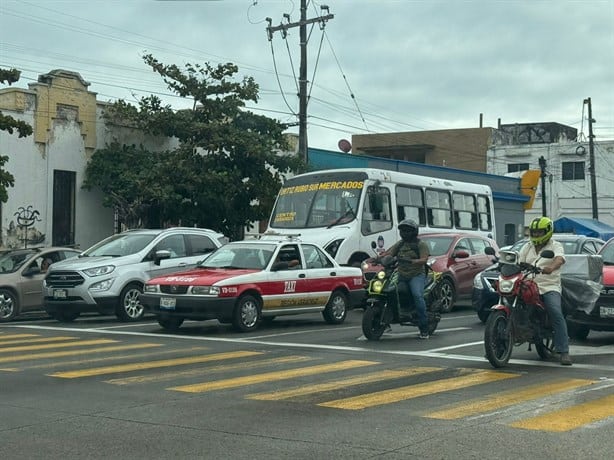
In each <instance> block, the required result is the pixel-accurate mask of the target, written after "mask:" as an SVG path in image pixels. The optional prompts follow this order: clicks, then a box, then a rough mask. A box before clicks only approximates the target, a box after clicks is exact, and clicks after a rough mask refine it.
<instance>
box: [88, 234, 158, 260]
mask: <svg viewBox="0 0 614 460" xmlns="http://www.w3.org/2000/svg"><path fill="white" fill-rule="evenodd" d="M155 237H156V235H152V234H146V235H144V234H142V233H120V234H117V235H113V236H110V237H109V238H107V239H105V240H102V241H101V242H100V243H98V244H96V245H94V246H92V247H91V248H89V249H88V250H87V251H85V252H84V253H83V254H82V257H97V256H107V257H121V256H128V255H130V254H135V253H137V252H139V251H141V250H143V249H144V248H145V247H146V246H147V245H148V244H149V243H150V242H151V241H152V240H153V239H154V238H155Z"/></svg>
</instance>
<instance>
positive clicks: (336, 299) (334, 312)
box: [322, 291, 348, 324]
mask: <svg viewBox="0 0 614 460" xmlns="http://www.w3.org/2000/svg"><path fill="white" fill-rule="evenodd" d="M347 313H348V298H347V296H346V295H345V294H344V293H343V292H341V291H335V292H333V293H332V295H331V296H330V299H329V300H328V303H327V304H326V308H325V309H324V311H323V312H322V316H324V319H325V320H326V322H327V323H328V324H341V323H342V322H344V321H345V317H346V316H347Z"/></svg>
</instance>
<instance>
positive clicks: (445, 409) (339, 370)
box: [0, 333, 614, 432]
mask: <svg viewBox="0 0 614 460" xmlns="http://www.w3.org/2000/svg"><path fill="white" fill-rule="evenodd" d="M389 366H390V365H389V364H386V363H385V362H382V361H378V360H377V359H349V358H347V357H346V359H339V360H332V359H330V360H327V359H326V358H323V357H314V356H305V355H300V354H290V353H288V352H287V351H283V352H280V351H254V350H232V351H225V352H212V351H211V350H209V349H208V348H207V347H204V346H189V347H183V348H177V347H174V348H170V347H168V346H166V345H165V344H164V343H157V342H155V340H153V341H149V342H142V343H125V342H123V341H122V339H116V338H113V339H110V338H88V339H84V338H82V337H77V336H64V335H62V336H49V337H47V336H43V335H39V334H34V333H23V334H17V333H15V334H9V333H0V378H1V376H2V373H4V372H12V373H16V372H24V373H25V372H40V373H42V374H44V375H46V376H48V377H49V378H50V379H58V380H59V379H61V380H64V381H66V382H67V383H69V382H71V381H75V380H79V379H88V378H89V379H96V380H97V381H99V382H101V383H102V384H108V385H116V386H118V387H121V386H129V385H154V386H155V385H157V386H158V387H159V388H160V389H161V390H162V391H168V392H176V393H188V394H195V393H199V394H200V393H210V394H216V393H217V392H225V391H226V392H228V391H235V392H240V394H241V397H243V398H244V399H246V400H251V401H272V402H275V401H277V402H280V401H283V402H289V403H295V404H311V405H314V406H318V407H321V408H325V409H327V410H338V411H346V412H348V413H351V411H357V410H377V408H378V407H382V406H387V405H391V404H395V405H397V406H395V407H400V408H402V410H408V411H411V412H412V413H413V414H415V415H418V416H421V417H424V418H429V419H437V420H440V421H442V423H443V422H445V421H450V420H471V419H474V418H476V417H492V418H493V420H496V423H500V424H504V425H507V426H509V427H512V428H515V429H521V430H534V431H546V432H564V431H571V430H576V429H580V428H582V427H587V426H588V427H590V426H593V425H594V424H598V423H607V424H612V425H614V382H612V381H611V380H605V381H604V380H603V379H601V380H600V379H595V380H592V379H582V378H560V375H559V376H553V377H552V379H551V380H548V381H544V382H540V383H539V384H535V383H534V382H532V381H530V379H529V377H528V375H527V373H521V372H514V371H511V370H504V371H501V370H490V369H486V370H485V369H478V368H475V369H474V368H446V367H433V366H419V365H417V366H408V367H407V368H402V369H390V368H389ZM314 376H317V377H318V380H317V382H315V383H314V379H313V377H314ZM506 382H508V383H507V384H506ZM502 388H503V389H502ZM509 388H512V389H509ZM467 394H469V395H471V397H469V398H468V397H467V396H466V395H467ZM418 402H420V403H418Z"/></svg>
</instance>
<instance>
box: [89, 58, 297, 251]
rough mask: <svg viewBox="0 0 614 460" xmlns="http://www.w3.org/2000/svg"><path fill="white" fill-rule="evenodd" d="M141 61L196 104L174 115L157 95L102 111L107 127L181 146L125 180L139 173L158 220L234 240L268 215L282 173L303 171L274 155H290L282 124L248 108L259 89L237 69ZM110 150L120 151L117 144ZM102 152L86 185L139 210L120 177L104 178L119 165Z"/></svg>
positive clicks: (292, 158) (155, 157) (294, 160)
mask: <svg viewBox="0 0 614 460" xmlns="http://www.w3.org/2000/svg"><path fill="white" fill-rule="evenodd" d="M144 60H145V62H146V63H147V64H148V65H149V66H150V67H152V69H153V70H154V71H155V72H157V73H158V74H159V75H160V76H161V77H162V78H163V79H164V81H165V83H166V84H167V86H168V88H169V89H170V90H172V91H174V92H175V93H177V94H178V95H179V96H182V97H191V98H193V99H194V109H193V110H180V111H175V110H173V109H172V108H171V107H170V106H168V105H163V104H162V102H161V100H160V99H159V98H158V97H157V96H154V95H151V96H148V97H144V98H142V99H141V100H140V101H139V104H138V107H136V106H133V105H131V104H129V103H126V102H125V101H123V100H122V101H118V102H117V103H115V104H113V105H112V107H111V108H110V109H109V110H108V111H107V113H106V117H107V120H108V121H110V122H114V123H122V124H128V125H129V126H133V127H135V128H138V129H142V130H143V131H145V132H146V133H149V134H151V135H157V136H160V135H162V136H167V137H175V138H177V139H178V140H179V144H180V145H179V147H178V148H177V149H176V150H175V151H173V152H166V153H165V154H163V155H154V154H151V156H152V158H153V161H154V162H155V164H151V163H149V162H146V163H143V164H145V165H146V166H142V165H141V163H133V164H132V165H127V166H128V167H129V168H134V164H139V169H143V168H144V167H147V168H152V169H153V170H154V171H150V172H149V173H147V174H146V175H145V177H142V176H141V175H140V173H134V172H131V173H130V175H133V174H137V176H138V177H139V181H140V182H139V183H141V184H144V187H145V188H147V187H151V188H152V189H153V190H152V191H147V193H145V192H144V191H142V193H143V194H148V196H147V200H149V201H148V203H149V205H150V206H151V205H153V204H154V203H155V205H156V206H157V209H158V210H159V213H160V217H161V221H162V222H171V223H175V224H177V223H179V222H181V223H182V224H183V225H198V226H202V227H209V228H214V229H216V230H219V231H222V232H224V233H225V234H227V235H228V236H230V237H231V238H233V239H238V238H241V237H242V236H243V228H244V227H245V226H246V225H247V224H248V223H249V222H250V221H256V220H263V219H266V218H268V217H269V214H270V212H271V208H272V204H273V201H274V199H275V196H276V194H277V192H278V190H279V188H280V186H281V182H282V174H283V173H288V172H291V171H293V172H296V171H301V170H303V169H304V164H303V163H302V162H301V161H300V159H298V158H297V157H296V156H290V155H278V154H277V152H279V151H284V150H286V149H287V145H286V140H285V138H284V136H283V131H284V129H285V125H283V124H282V123H280V122H279V121H277V120H274V119H271V118H268V117H265V116H261V115H256V114H254V113H252V112H250V111H248V110H246V109H245V103H246V101H251V102H254V103H256V102H257V101H258V85H257V84H256V83H255V81H254V80H253V78H251V77H245V78H243V79H242V80H241V81H236V80H235V78H234V77H235V74H236V73H237V72H238V68H237V66H236V65H234V64H231V63H227V64H220V65H218V66H216V67H214V66H211V65H209V64H208V63H205V64H204V65H202V66H201V65H192V64H187V65H186V67H185V69H183V70H182V69H179V68H178V67H177V66H175V65H164V64H162V63H160V62H159V61H158V60H156V59H155V58H154V57H153V56H151V55H146V56H145V57H144ZM111 148H112V149H114V151H115V152H118V150H117V148H118V146H113V147H111ZM107 150H108V149H107ZM107 153H108V152H107ZM141 153H142V152H141ZM99 154H100V155H103V156H104V152H102V151H101V152H96V153H95V154H94V157H93V158H92V161H95V162H96V164H97V166H96V168H95V170H96V174H99V175H100V177H96V176H95V175H94V174H95V172H94V168H93V169H92V170H91V174H89V173H86V178H87V179H86V181H87V184H88V186H94V185H96V186H100V187H101V188H103V190H104V189H105V187H106V188H107V190H110V189H113V190H114V191H115V192H118V191H119V190H123V191H124V192H126V194H125V195H124V194H120V196H121V199H125V200H127V201H126V202H128V203H132V209H136V208H138V206H135V202H133V201H132V200H133V199H134V195H131V194H130V193H128V188H129V187H126V186H125V184H124V183H123V180H122V179H120V178H119V177H118V174H106V173H101V168H104V165H105V164H107V166H108V170H109V171H112V170H114V168H116V167H117V164H122V163H121V162H120V163H117V158H116V156H115V155H108V156H107V158H106V160H105V159H99V158H95V157H96V156H97V155H99ZM114 161H115V162H116V163H115V164H111V163H112V162H114ZM148 161H149V160H148ZM88 170H90V168H88ZM147 180H151V181H154V180H155V182H153V183H146V181H147ZM103 181H107V182H106V183H104V182H103ZM143 181H145V182H143ZM120 182H121V183H122V184H123V185H122V184H120ZM117 201H118V202H119V199H118V200H117ZM141 203H142V202H141Z"/></svg>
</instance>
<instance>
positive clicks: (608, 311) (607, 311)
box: [599, 307, 614, 318]
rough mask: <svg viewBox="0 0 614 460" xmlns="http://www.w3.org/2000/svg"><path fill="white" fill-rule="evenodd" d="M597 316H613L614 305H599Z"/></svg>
mask: <svg viewBox="0 0 614 460" xmlns="http://www.w3.org/2000/svg"><path fill="white" fill-rule="evenodd" d="M599 316H601V317H602V318H614V307H599Z"/></svg>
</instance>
